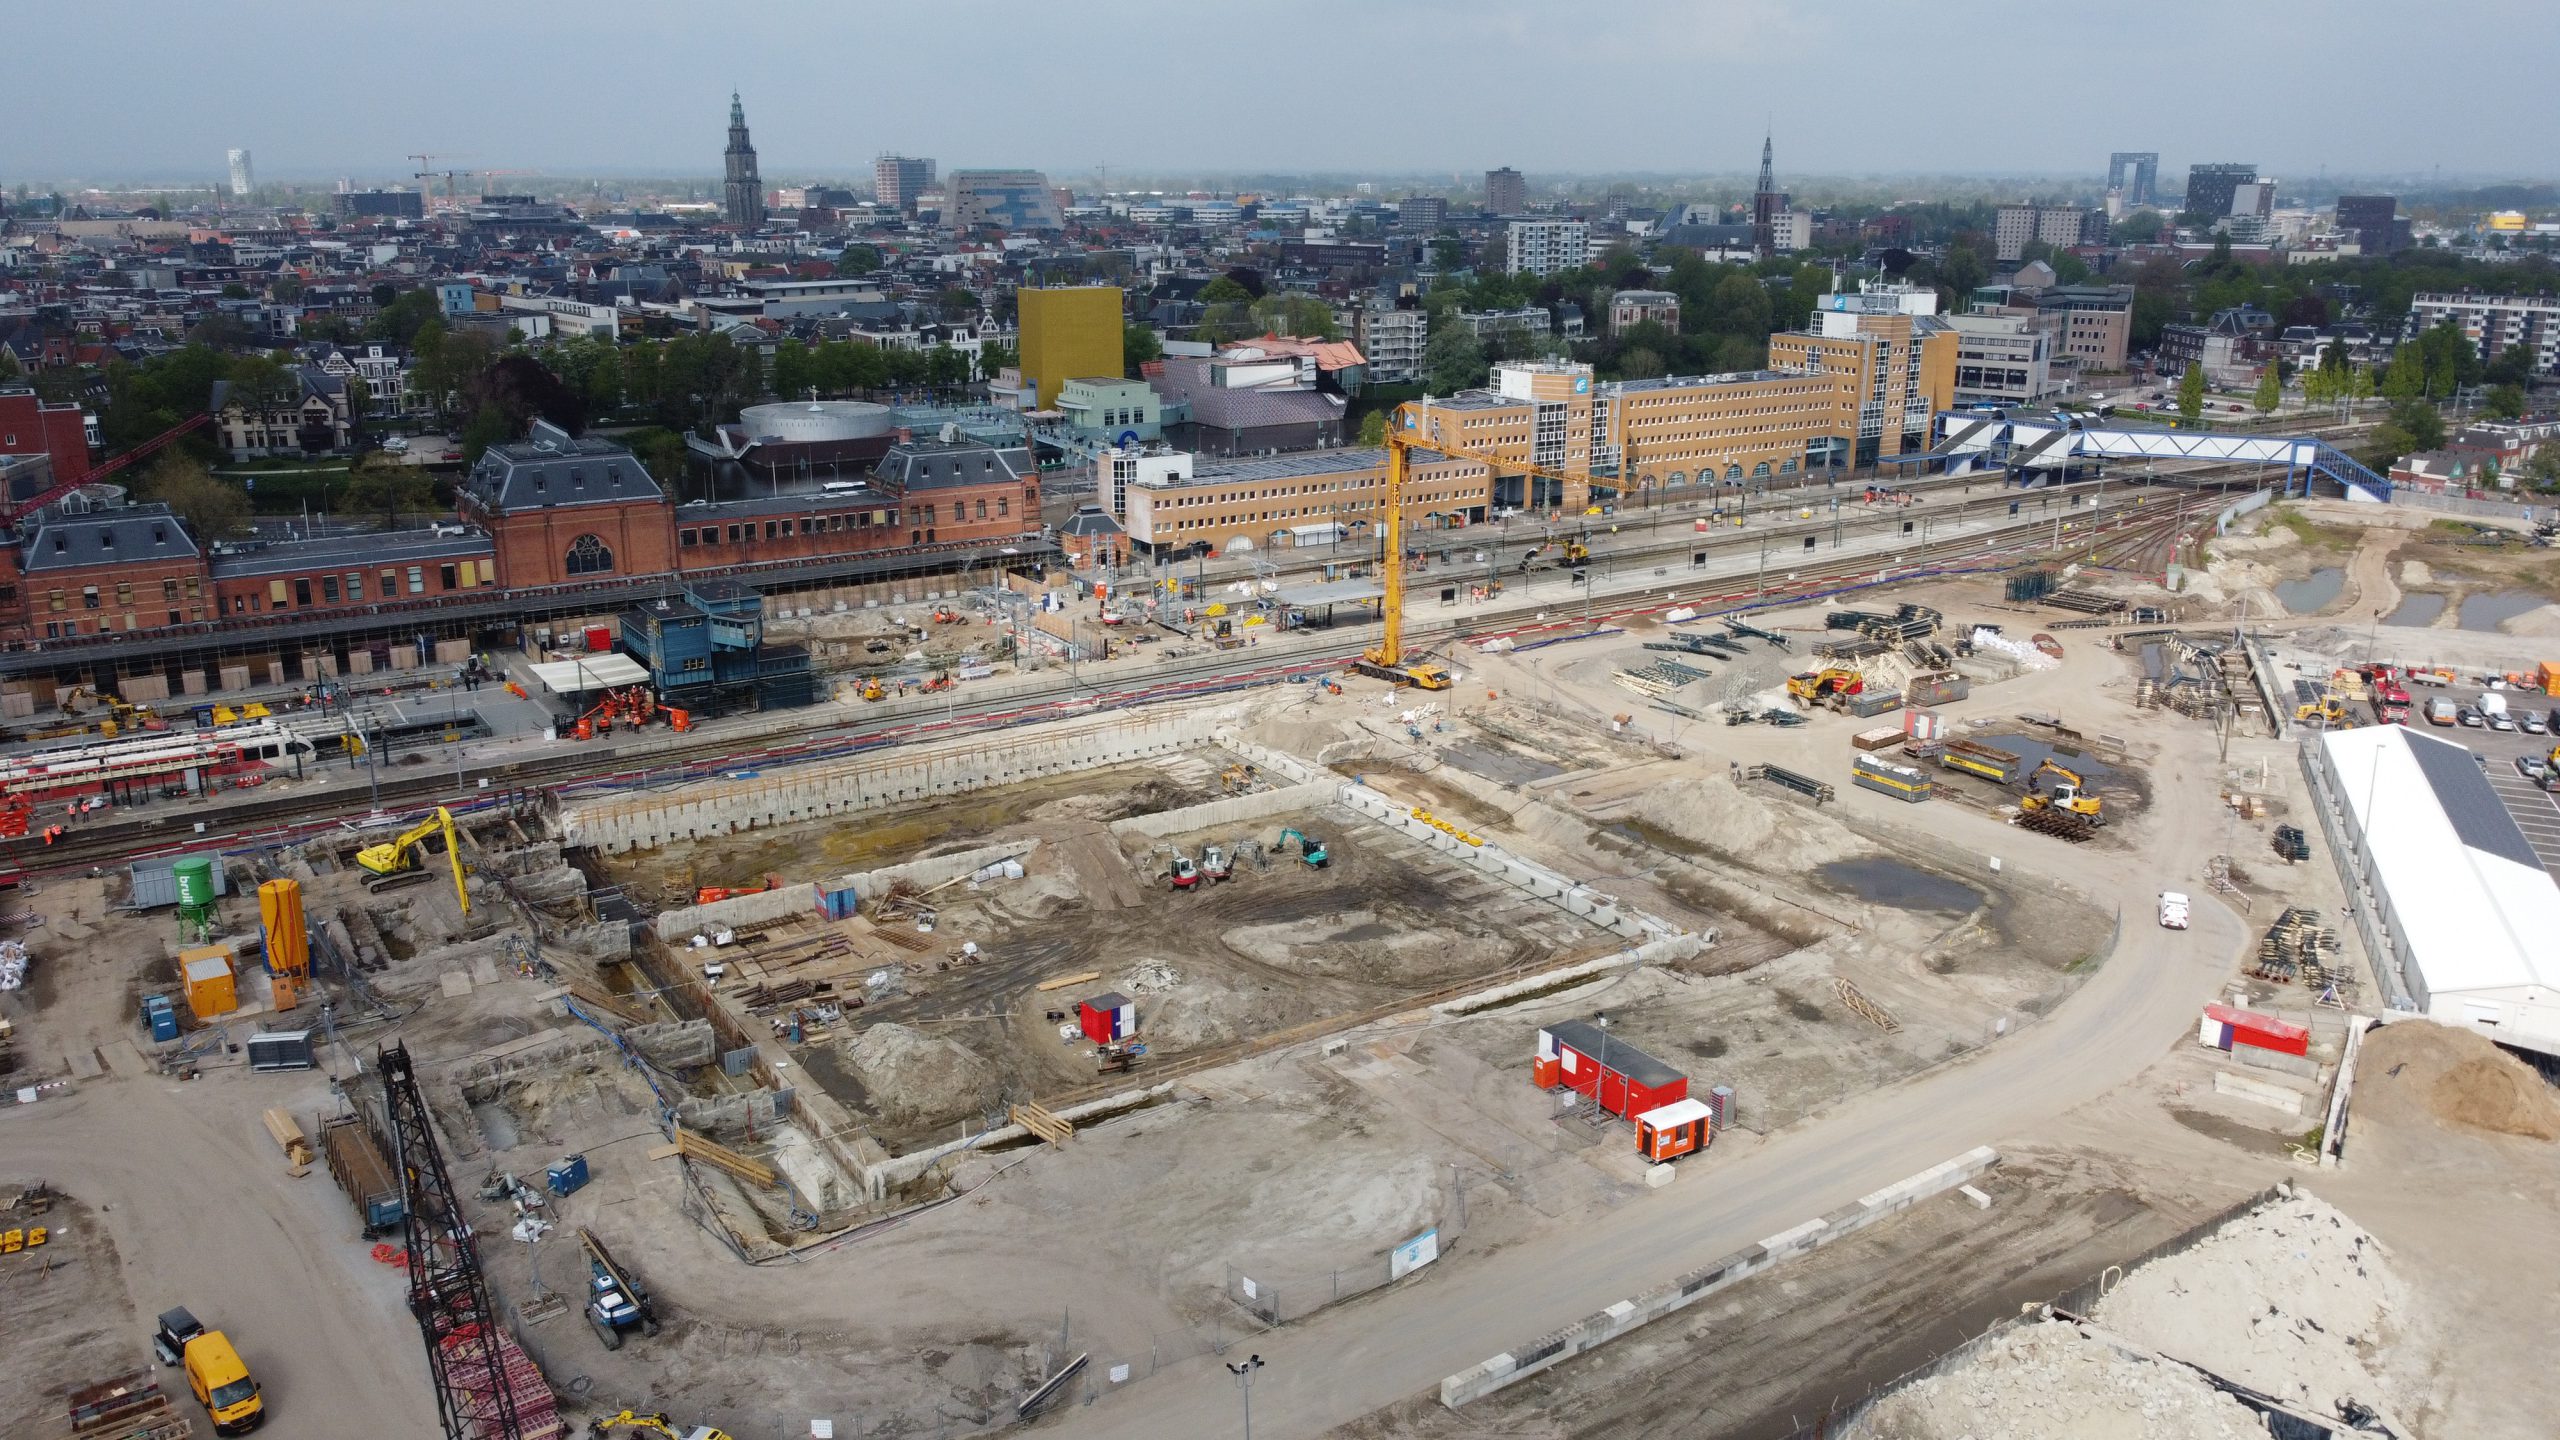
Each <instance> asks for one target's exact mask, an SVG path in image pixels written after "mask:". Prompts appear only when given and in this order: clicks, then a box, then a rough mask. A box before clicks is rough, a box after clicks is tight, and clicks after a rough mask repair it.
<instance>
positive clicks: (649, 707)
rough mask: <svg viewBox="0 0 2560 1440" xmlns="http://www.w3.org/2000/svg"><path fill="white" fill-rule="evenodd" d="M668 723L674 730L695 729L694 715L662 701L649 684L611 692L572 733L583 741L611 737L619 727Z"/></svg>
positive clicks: (605, 695) (629, 727)
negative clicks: (658, 722)
mask: <svg viewBox="0 0 2560 1440" xmlns="http://www.w3.org/2000/svg"><path fill="white" fill-rule="evenodd" d="M658 720H664V721H666V722H667V727H668V728H669V729H672V730H690V729H692V728H693V712H692V711H690V710H685V709H682V708H679V707H677V706H674V705H668V704H665V703H663V702H661V701H660V700H659V699H658V697H657V694H656V692H654V691H652V690H651V689H650V688H649V687H648V686H646V685H633V686H629V687H627V688H625V689H621V690H607V691H605V692H604V695H603V696H602V697H601V698H600V699H598V700H597V701H596V703H595V708H593V709H591V710H589V711H588V712H587V713H586V714H584V715H581V716H579V717H578V722H577V724H576V725H575V726H573V727H571V729H570V732H569V733H570V734H571V735H572V736H573V737H575V738H577V739H580V740H592V739H594V738H595V737H597V736H598V735H610V734H612V733H613V729H614V727H615V726H616V725H620V726H622V727H623V728H625V729H629V730H639V729H643V728H645V727H647V726H648V725H649V724H650V723H652V722H653V721H658Z"/></svg>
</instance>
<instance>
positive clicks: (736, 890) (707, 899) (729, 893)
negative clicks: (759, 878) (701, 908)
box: [693, 875, 782, 905]
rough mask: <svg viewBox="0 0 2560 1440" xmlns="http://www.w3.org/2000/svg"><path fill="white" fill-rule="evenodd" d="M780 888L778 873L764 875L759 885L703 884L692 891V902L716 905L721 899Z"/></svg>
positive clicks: (757, 893)
mask: <svg viewBox="0 0 2560 1440" xmlns="http://www.w3.org/2000/svg"><path fill="white" fill-rule="evenodd" d="M781 888H782V877H781V876H779V875H767V876H765V877H764V883H763V884H761V885H705V886H703V887H702V888H700V889H698V890H696V891H694V892H693V903H694V904H696V905H716V904H718V903H719V902H721V901H723V900H731V899H735V898H737V897H738V896H740V895H761V894H763V893H764V892H766V891H767V890H779V889H781Z"/></svg>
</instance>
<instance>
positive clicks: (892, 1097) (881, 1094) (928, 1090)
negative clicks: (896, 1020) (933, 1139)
mask: <svg viewBox="0 0 2560 1440" xmlns="http://www.w3.org/2000/svg"><path fill="white" fill-rule="evenodd" d="M842 1043H843V1046H844V1059H845V1065H846V1067H847V1068H849V1069H851V1070H852V1071H853V1075H854V1078H855V1079H857V1080H860V1081H861V1082H862V1088H863V1090H864V1092H865V1093H866V1094H867V1095H868V1096H869V1097H870V1100H871V1104H872V1106H873V1108H875V1109H877V1110H878V1111H879V1112H880V1113H881V1114H882V1115H885V1116H887V1117H889V1118H890V1119H892V1120H899V1121H907V1120H923V1119H939V1118H942V1117H945V1116H951V1115H974V1114H977V1113H978V1112H980V1111H981V1110H983V1109H984V1108H985V1107H986V1105H987V1104H988V1102H990V1101H992V1100H993V1099H994V1098H995V1093H996V1073H995V1068H994V1067H993V1066H991V1065H989V1064H988V1063H987V1061H986V1057H984V1056H982V1055H980V1054H979V1053H978V1052H977V1051H975V1050H972V1049H970V1048H969V1047H968V1046H966V1045H963V1044H961V1043H960V1042H959V1041H957V1040H948V1039H944V1038H942V1037H939V1036H933V1035H927V1034H925V1033H923V1032H922V1031H919V1030H910V1029H908V1028H907V1027H906V1026H904V1025H893V1024H880V1025H873V1026H870V1027H868V1028H866V1029H864V1030H863V1031H862V1032H861V1033H860V1034H858V1035H855V1036H854V1037H853V1038H852V1039H850V1040H847V1041H844V1042H842Z"/></svg>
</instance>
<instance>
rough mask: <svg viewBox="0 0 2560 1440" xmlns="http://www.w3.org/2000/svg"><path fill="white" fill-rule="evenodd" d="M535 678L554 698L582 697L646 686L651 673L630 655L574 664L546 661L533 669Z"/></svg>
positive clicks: (580, 659) (582, 658) (585, 659)
mask: <svg viewBox="0 0 2560 1440" xmlns="http://www.w3.org/2000/svg"><path fill="white" fill-rule="evenodd" d="M533 678H534V679H536V680H539V681H541V682H542V688H544V689H545V690H548V691H550V692H551V693H552V694H554V695H582V694H585V693H586V692H588V691H590V690H611V689H614V688H616V687H619V686H623V685H640V684H645V683H647V681H648V679H649V670H648V667H646V666H644V665H642V664H641V663H640V662H639V661H637V660H634V659H632V658H631V657H630V656H628V655H622V654H604V655H580V656H578V657H576V658H575V659H571V660H546V661H544V662H542V663H541V664H539V665H536V666H534V667H533Z"/></svg>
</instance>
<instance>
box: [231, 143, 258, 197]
mask: <svg viewBox="0 0 2560 1440" xmlns="http://www.w3.org/2000/svg"><path fill="white" fill-rule="evenodd" d="M225 158H226V159H228V160H229V161H230V162H231V195H232V198H233V199H236V200H246V199H248V198H249V192H250V191H252V190H254V189H256V188H258V187H257V181H255V180H254V179H252V178H250V175H249V152H248V151H246V150H234V151H232V152H231V153H230V154H229V155H228V156H226V157H225Z"/></svg>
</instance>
